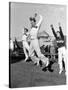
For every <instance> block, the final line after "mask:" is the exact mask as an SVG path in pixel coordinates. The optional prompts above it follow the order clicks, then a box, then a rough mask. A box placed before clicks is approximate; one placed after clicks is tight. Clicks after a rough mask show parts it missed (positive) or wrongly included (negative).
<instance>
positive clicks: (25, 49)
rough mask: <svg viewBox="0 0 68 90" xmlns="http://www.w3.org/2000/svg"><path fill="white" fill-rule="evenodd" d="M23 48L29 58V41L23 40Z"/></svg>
mask: <svg viewBox="0 0 68 90" xmlns="http://www.w3.org/2000/svg"><path fill="white" fill-rule="evenodd" d="M23 50H24V54H25V56H26V58H28V53H29V45H28V43H27V42H25V41H23ZM27 50H28V53H27Z"/></svg>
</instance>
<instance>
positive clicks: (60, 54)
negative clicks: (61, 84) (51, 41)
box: [58, 47, 63, 71]
mask: <svg viewBox="0 0 68 90" xmlns="http://www.w3.org/2000/svg"><path fill="white" fill-rule="evenodd" d="M62 54H63V49H62V47H61V48H59V49H58V64H59V69H60V70H61V71H62V70H63V65H62V58H63V57H62Z"/></svg>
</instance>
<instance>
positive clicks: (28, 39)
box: [11, 13, 66, 74]
mask: <svg viewBox="0 0 68 90" xmlns="http://www.w3.org/2000/svg"><path fill="white" fill-rule="evenodd" d="M38 16H39V21H38V22H37V17H38ZM29 21H30V24H31V27H30V30H28V29H27V28H25V27H24V29H23V31H24V33H23V35H22V44H23V50H24V54H25V60H24V61H25V62H26V61H27V60H28V59H29V58H31V60H32V61H33V63H34V64H35V65H37V66H41V65H45V68H46V67H48V65H49V58H48V57H45V56H44V54H42V52H41V49H40V45H39V40H38V32H39V30H40V27H41V25H42V22H43V17H42V15H38V14H37V13H35V14H34V16H33V17H30V18H29ZM50 27H51V30H52V32H53V35H54V37H55V39H56V42H57V46H58V65H59V74H61V73H62V72H63V64H62V60H63V61H64V63H65V71H66V46H65V37H64V35H63V32H62V28H61V25H60V23H59V31H57V32H55V29H54V26H53V25H50ZM11 44H12V41H11ZM11 46H12V45H11ZM12 48H13V47H12Z"/></svg>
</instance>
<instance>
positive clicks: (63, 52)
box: [62, 47, 67, 70]
mask: <svg viewBox="0 0 68 90" xmlns="http://www.w3.org/2000/svg"><path fill="white" fill-rule="evenodd" d="M62 57H63V60H64V63H65V70H66V63H67V62H66V49H65V47H63V48H62Z"/></svg>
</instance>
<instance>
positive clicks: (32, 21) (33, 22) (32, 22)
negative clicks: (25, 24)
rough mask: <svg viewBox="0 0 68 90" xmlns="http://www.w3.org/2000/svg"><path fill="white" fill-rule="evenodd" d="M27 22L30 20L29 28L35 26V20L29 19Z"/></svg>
mask: <svg viewBox="0 0 68 90" xmlns="http://www.w3.org/2000/svg"><path fill="white" fill-rule="evenodd" d="M29 20H30V23H31V27H34V26H35V25H36V19H35V18H32V17H30V18H29Z"/></svg>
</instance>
